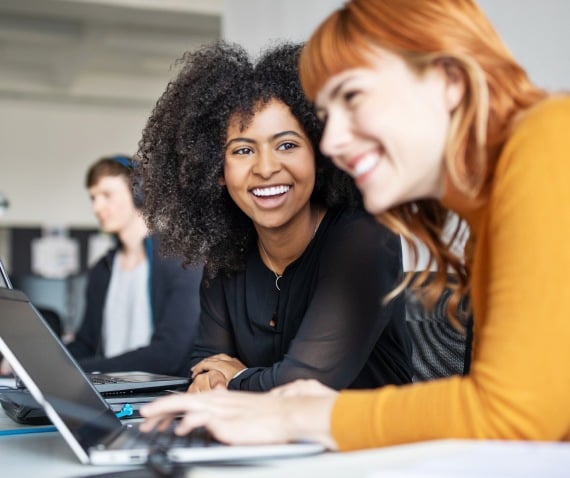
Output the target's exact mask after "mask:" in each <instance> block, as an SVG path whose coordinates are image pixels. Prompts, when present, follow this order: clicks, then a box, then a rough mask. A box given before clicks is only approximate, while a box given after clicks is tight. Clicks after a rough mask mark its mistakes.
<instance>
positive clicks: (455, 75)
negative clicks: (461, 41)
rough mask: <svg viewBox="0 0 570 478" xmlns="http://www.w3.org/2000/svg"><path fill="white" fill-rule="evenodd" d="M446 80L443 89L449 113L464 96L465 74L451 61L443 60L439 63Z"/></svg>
mask: <svg viewBox="0 0 570 478" xmlns="http://www.w3.org/2000/svg"><path fill="white" fill-rule="evenodd" d="M440 65H441V67H442V68H443V71H444V73H445V77H446V79H447V82H446V87H445V97H446V100H447V107H448V109H449V111H450V112H451V111H453V110H455V108H457V107H458V106H459V105H460V104H461V101H462V100H463V97H464V96H465V82H466V78H465V73H464V72H463V69H462V68H461V66H459V65H458V64H457V63H456V62H455V61H453V59H449V58H446V59H443V60H441V62H440Z"/></svg>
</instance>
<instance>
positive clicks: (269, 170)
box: [253, 148, 281, 179]
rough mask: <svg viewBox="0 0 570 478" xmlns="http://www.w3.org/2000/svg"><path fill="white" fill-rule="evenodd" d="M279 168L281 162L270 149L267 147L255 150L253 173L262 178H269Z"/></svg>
mask: <svg viewBox="0 0 570 478" xmlns="http://www.w3.org/2000/svg"><path fill="white" fill-rule="evenodd" d="M280 170H281V162H280V161H279V158H277V156H276V155H275V153H274V152H273V150H272V149H270V148H267V149H264V150H260V151H258V152H257V154H256V156H255V163H254V165H253V173H254V174H257V175H258V176H261V177H262V178H266V179H267V178H270V177H271V176H273V175H274V174H275V173H277V172H279V171H280Z"/></svg>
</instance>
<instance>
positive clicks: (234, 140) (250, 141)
mask: <svg viewBox="0 0 570 478" xmlns="http://www.w3.org/2000/svg"><path fill="white" fill-rule="evenodd" d="M289 135H291V136H296V137H297V138H299V139H304V138H303V136H302V135H301V134H299V133H297V132H296V131H293V130H288V131H280V132H279V133H275V134H274V135H272V136H270V137H269V140H270V141H275V140H276V139H279V138H281V137H283V136H289ZM233 143H248V144H255V143H257V141H255V140H253V139H251V138H244V137H239V138H232V139H230V140H229V141H228V142H227V143H226V145H225V149H228V148H229V147H230V146H231V145H232V144H233Z"/></svg>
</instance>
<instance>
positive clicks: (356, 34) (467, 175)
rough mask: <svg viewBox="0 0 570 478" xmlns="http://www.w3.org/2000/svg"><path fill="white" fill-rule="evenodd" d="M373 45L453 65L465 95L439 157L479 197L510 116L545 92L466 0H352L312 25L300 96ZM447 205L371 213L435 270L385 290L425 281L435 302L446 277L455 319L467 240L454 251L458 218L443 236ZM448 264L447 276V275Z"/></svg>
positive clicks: (464, 281) (465, 281)
mask: <svg viewBox="0 0 570 478" xmlns="http://www.w3.org/2000/svg"><path fill="white" fill-rule="evenodd" d="M376 45H377V46H380V47H382V48H384V49H387V50H390V51H392V52H394V53H396V54H398V55H400V56H401V57H402V58H404V60H406V61H407V62H408V64H409V65H410V66H411V67H412V68H414V69H415V70H417V71H418V72H422V71H423V70H424V69H426V68H427V67H428V66H430V65H432V64H433V63H434V62H437V61H440V62H448V63H451V64H454V65H455V66H457V67H459V69H460V71H461V72H462V74H463V75H464V78H465V83H466V86H465V95H464V98H463V101H462V104H461V105H460V106H459V107H458V108H457V109H456V110H455V111H454V113H453V115H452V119H451V128H450V134H449V137H448V143H447V146H446V151H445V161H446V165H447V171H448V174H449V180H450V181H451V182H452V183H453V185H454V186H455V187H456V188H457V189H458V190H459V191H461V192H462V193H463V194H465V195H467V196H468V197H471V198H474V199H483V200H484V199H485V196H486V194H487V192H488V187H489V184H490V182H491V180H492V178H493V174H494V170H495V166H496V162H497V159H498V156H499V153H500V151H501V149H502V146H503V144H504V143H505V140H506V138H507V137H508V135H509V131H510V128H511V126H512V124H513V122H514V121H515V119H516V118H517V117H518V115H519V113H521V112H523V111H524V110H526V109H528V108H529V107H531V106H532V105H534V104H535V103H537V102H538V101H540V100H541V99H543V98H544V97H545V96H546V93H545V92H544V91H543V90H541V89H539V88H537V87H536V86H534V85H533V84H532V83H531V82H530V80H529V78H528V76H527V75H526V73H525V71H524V70H523V69H522V68H521V66H520V65H518V64H517V62H516V61H515V60H514V58H513V56H512V55H511V53H510V52H509V50H508V49H507V47H506V46H505V44H504V43H503V42H502V40H501V39H500V38H499V36H498V35H497V33H496V32H495V30H494V28H493V26H492V25H491V23H490V22H489V20H488V19H487V18H486V16H485V15H484V14H483V12H482V11H481V10H480V9H479V8H478V7H477V5H476V4H475V3H474V2H473V1H472V0H453V1H450V0H421V1H418V0H352V1H350V2H348V3H347V4H346V5H345V6H344V7H343V8H341V9H339V10H337V11H336V12H334V13H333V14H332V15H330V16H329V17H328V18H327V19H326V20H325V21H324V23H322V24H321V25H320V26H319V28H318V29H317V30H316V31H315V33H313V35H312V36H311V38H310V39H309V41H308V42H307V44H306V46H305V48H304V50H303V53H302V55H301V58H300V75H301V82H302V84H303V88H304V89H305V92H306V94H307V95H308V97H309V98H310V99H313V100H314V98H315V96H316V94H317V92H318V90H319V89H320V88H322V86H323V85H324V83H325V82H326V81H327V80H328V79H329V78H330V77H331V76H333V75H335V74H337V73H340V72H341V71H344V70H346V69H349V68H358V67H363V66H370V53H371V50H372V48H373V47H374V46H376ZM449 212H450V211H449V210H448V209H446V208H445V207H444V206H443V205H441V204H440V203H439V202H438V201H435V200H429V199H426V200H421V201H414V202H412V203H407V204H403V205H399V206H396V207H394V208H392V209H391V210H389V211H388V212H385V213H383V214H382V215H380V217H379V218H378V219H379V220H381V221H382V222H383V223H385V224H386V225H387V226H388V227H390V228H391V229H392V230H393V231H394V232H396V233H398V234H401V235H402V236H403V237H404V239H405V240H406V242H407V243H408V244H409V246H410V249H411V251H412V253H413V255H414V257H415V258H416V260H417V256H418V250H417V247H416V245H415V242H414V237H416V238H418V239H420V240H421V241H422V242H424V243H425V245H426V246H427V248H428V250H429V254H430V264H433V265H435V266H436V270H437V272H436V277H435V279H434V280H432V281H430V282H429V283H427V279H428V277H429V271H428V270H426V271H424V272H422V273H421V274H419V276H417V277H416V279H415V280H413V279H412V274H411V273H410V274H408V275H407V276H406V278H405V279H404V281H403V282H402V284H400V286H399V287H398V288H397V289H396V290H395V291H394V292H393V294H391V296H393V295H396V294H397V293H399V292H400V291H401V290H402V289H403V288H404V287H406V286H407V285H408V284H409V283H410V281H413V283H414V285H415V286H417V287H419V286H421V285H423V286H425V287H422V294H421V296H422V298H423V299H424V302H426V303H427V304H428V305H433V303H434V302H435V301H436V300H437V298H438V297H439V296H440V294H441V293H442V291H443V289H444V288H445V287H446V286H448V287H450V288H451V289H452V290H453V294H452V297H451V300H450V301H449V304H448V315H449V316H450V318H452V319H453V318H454V317H455V316H456V311H457V306H458V304H459V301H460V300H461V298H462V297H463V296H465V295H467V293H468V292H469V289H470V281H469V251H470V250H471V249H472V248H471V247H470V244H469V243H468V246H467V247H466V248H465V252H464V253H463V254H462V255H461V256H457V255H456V254H455V253H454V252H453V250H452V245H453V243H454V242H455V241H456V240H457V236H458V234H459V233H460V230H461V227H462V223H461V221H460V222H459V223H458V224H457V228H456V229H455V230H454V232H453V233H452V234H451V236H450V237H447V238H444V237H443V236H444V235H443V228H444V226H445V224H446V222H447V220H448V218H449ZM448 272H451V273H452V276H453V277H454V280H453V281H451V282H450V281H449V279H448V278H449V275H448ZM454 323H456V325H459V324H458V323H457V321H455V320H454Z"/></svg>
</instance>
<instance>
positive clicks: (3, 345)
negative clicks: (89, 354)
mask: <svg viewBox="0 0 570 478" xmlns="http://www.w3.org/2000/svg"><path fill="white" fill-rule="evenodd" d="M0 351H1V352H2V353H3V354H4V355H5V356H6V357H7V358H8V360H10V358H12V360H11V362H12V361H14V362H16V363H11V365H12V367H13V368H14V370H15V371H16V373H18V375H20V378H21V379H22V380H23V381H24V383H25V384H26V386H27V387H28V389H30V390H31V391H32V392H33V391H34V389H39V391H40V393H41V398H43V400H38V397H37V396H34V398H36V400H38V401H40V403H42V402H47V403H48V404H49V405H51V407H52V408H53V410H54V411H55V412H56V414H57V415H58V416H59V418H60V419H61V421H62V422H63V424H64V425H65V427H66V428H67V429H68V431H69V432H71V434H72V435H73V437H74V438H75V439H76V440H77V442H79V444H80V445H81V447H82V448H83V449H84V450H86V449H88V448H89V447H90V446H92V445H94V444H97V443H100V442H101V441H102V439H103V437H104V436H106V435H108V434H109V432H110V431H112V430H114V429H116V428H120V427H121V423H120V420H119V419H117V418H116V417H115V415H114V414H113V412H112V411H111V410H110V409H109V408H108V406H107V404H106V403H105V401H104V400H103V398H101V396H100V395H99V394H98V393H97V391H96V390H95V388H94V387H93V385H92V384H91V382H90V381H89V380H88V379H87V378H86V377H85V375H84V374H83V372H82V371H81V370H80V369H79V367H78V366H77V365H76V364H75V361H74V360H73V359H72V358H71V356H70V355H69V353H68V352H67V350H66V349H65V347H64V346H63V345H62V344H61V342H60V341H59V339H58V338H57V337H56V336H55V335H54V334H53V333H52V331H51V330H50V328H49V327H48V326H47V325H46V323H45V322H44V320H43V319H42V318H41V316H40V315H39V314H38V312H37V311H36V309H35V308H34V307H33V305H32V304H31V303H30V302H29V301H28V300H27V298H26V296H25V295H24V294H23V293H22V292H20V291H17V290H9V289H2V288H0ZM30 382H32V383H30ZM34 386H35V388H34ZM36 394H37V392H36ZM36 394H34V395H36ZM48 415H49V414H48ZM50 418H52V420H53V417H50ZM55 424H56V425H57V423H55ZM58 428H59V427H58ZM60 431H61V430H60Z"/></svg>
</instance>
